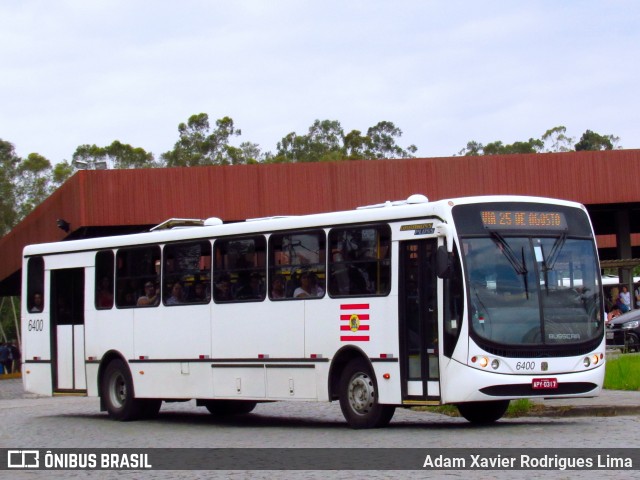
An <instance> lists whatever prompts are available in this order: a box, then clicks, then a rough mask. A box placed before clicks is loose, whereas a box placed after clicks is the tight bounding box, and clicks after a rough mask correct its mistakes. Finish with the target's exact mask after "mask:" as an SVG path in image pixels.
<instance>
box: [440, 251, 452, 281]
mask: <svg viewBox="0 0 640 480" xmlns="http://www.w3.org/2000/svg"><path fill="white" fill-rule="evenodd" d="M452 273H453V254H452V253H449V252H448V251H447V247H445V246H444V245H440V246H439V247H438V250H436V275H438V277H440V278H442V279H446V278H449V277H451V274H452Z"/></svg>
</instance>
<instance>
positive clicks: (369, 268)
mask: <svg viewBox="0 0 640 480" xmlns="http://www.w3.org/2000/svg"><path fill="white" fill-rule="evenodd" d="M329 248H330V251H331V256H330V258H329V294H330V295H331V296H332V297H350V296H358V297H359V296H365V295H387V294H388V293H389V290H390V287H391V229H390V228H389V226H388V225H377V226H363V227H350V228H334V229H332V230H331V231H330V232H329Z"/></svg>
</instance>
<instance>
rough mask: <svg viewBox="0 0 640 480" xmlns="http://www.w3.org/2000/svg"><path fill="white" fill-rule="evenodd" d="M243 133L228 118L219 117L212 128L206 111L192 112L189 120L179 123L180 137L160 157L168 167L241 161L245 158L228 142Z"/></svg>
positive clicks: (232, 163) (227, 163) (226, 163)
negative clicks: (171, 147) (170, 148)
mask: <svg viewBox="0 0 640 480" xmlns="http://www.w3.org/2000/svg"><path fill="white" fill-rule="evenodd" d="M241 133H242V132H241V131H240V129H237V128H235V126H234V124H233V120H232V119H231V118H229V117H223V118H221V119H219V120H216V128H215V129H213V130H212V129H211V127H210V124H209V116H208V115H207V114H206V113H200V114H197V115H192V116H191V117H189V120H187V123H181V124H179V125H178V134H179V136H180V138H179V139H178V141H177V142H176V143H175V145H174V147H173V150H170V151H168V152H165V153H163V154H162V156H161V158H162V160H163V161H164V162H165V163H166V165H167V166H168V167H196V166H201V165H234V164H237V163H242V162H244V161H245V160H246V159H245V158H244V157H243V156H242V155H239V154H238V151H237V148H236V147H232V146H231V145H229V140H230V138H231V137H234V136H238V135H240V134H241ZM241 150H242V149H241Z"/></svg>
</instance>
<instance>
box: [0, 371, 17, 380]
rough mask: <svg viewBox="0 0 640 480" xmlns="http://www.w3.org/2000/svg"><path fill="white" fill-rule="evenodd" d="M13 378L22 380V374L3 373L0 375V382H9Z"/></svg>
mask: <svg viewBox="0 0 640 480" xmlns="http://www.w3.org/2000/svg"><path fill="white" fill-rule="evenodd" d="M13 378H22V374H21V373H19V372H17V373H3V374H2V375H0V380H11V379H13Z"/></svg>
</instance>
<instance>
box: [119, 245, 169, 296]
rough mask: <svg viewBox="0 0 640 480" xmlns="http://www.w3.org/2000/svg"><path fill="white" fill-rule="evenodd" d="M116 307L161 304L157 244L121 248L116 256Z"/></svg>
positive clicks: (158, 250)
mask: <svg viewBox="0 0 640 480" xmlns="http://www.w3.org/2000/svg"><path fill="white" fill-rule="evenodd" d="M116 265H117V269H116V306H117V307H120V308H129V307H134V306H136V305H137V306H139V307H154V306H156V305H158V304H159V303H160V247H158V246H152V247H138V248H123V249H121V250H118V253H117V255H116Z"/></svg>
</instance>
